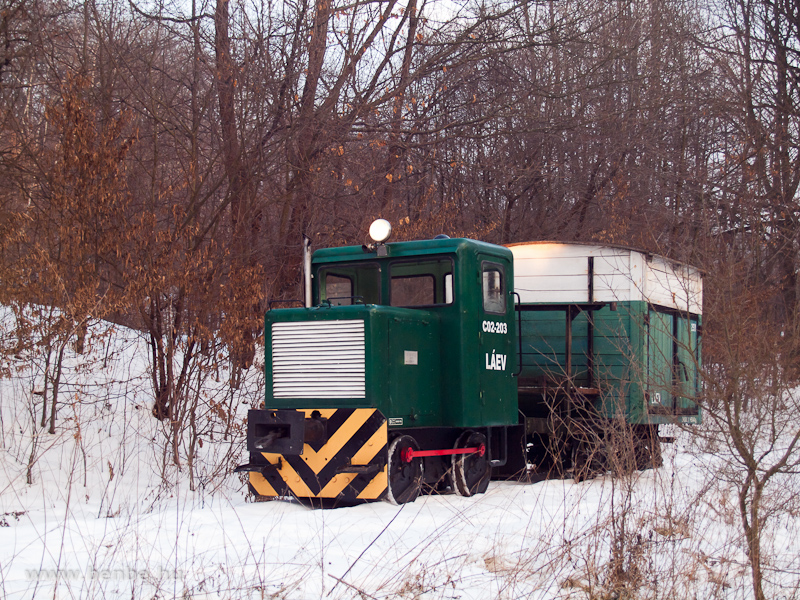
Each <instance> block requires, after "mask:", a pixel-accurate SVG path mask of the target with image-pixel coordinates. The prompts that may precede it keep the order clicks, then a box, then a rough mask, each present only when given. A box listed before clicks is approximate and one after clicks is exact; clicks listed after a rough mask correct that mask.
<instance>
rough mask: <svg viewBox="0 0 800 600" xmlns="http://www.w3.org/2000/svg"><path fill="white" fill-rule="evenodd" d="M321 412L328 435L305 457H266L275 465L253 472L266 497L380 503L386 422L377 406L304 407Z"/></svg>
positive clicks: (384, 475)
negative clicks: (260, 471)
mask: <svg viewBox="0 0 800 600" xmlns="http://www.w3.org/2000/svg"><path fill="white" fill-rule="evenodd" d="M300 412H302V413H304V414H305V418H310V417H311V415H312V413H314V412H317V413H319V416H318V418H321V419H323V420H325V421H324V422H325V427H326V435H325V437H324V439H322V440H321V441H319V442H317V443H305V444H303V453H302V454H301V455H300V456H287V455H281V454H271V453H262V454H261V456H263V457H264V458H265V459H266V460H267V461H268V462H269V463H270V464H271V465H272V467H268V468H266V469H264V470H263V474H262V473H259V472H257V471H253V472H251V473H250V484H251V485H252V486H253V488H254V489H255V491H256V493H258V494H259V495H261V496H285V495H289V494H291V495H293V496H296V497H298V498H335V499H338V500H342V501H346V502H352V501H356V500H377V499H378V498H380V497H381V495H382V494H383V493H384V492H385V491H386V486H387V481H388V480H387V468H386V447H387V437H388V429H387V424H386V418H385V417H384V416H383V415H382V414H381V413H380V411H378V410H376V409H374V408H337V409H303V410H301V411H300Z"/></svg>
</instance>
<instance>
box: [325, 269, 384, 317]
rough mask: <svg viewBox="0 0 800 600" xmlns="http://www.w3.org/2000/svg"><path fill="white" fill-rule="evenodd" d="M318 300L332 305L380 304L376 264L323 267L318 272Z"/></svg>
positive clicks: (378, 275) (378, 274) (378, 270)
mask: <svg viewBox="0 0 800 600" xmlns="http://www.w3.org/2000/svg"><path fill="white" fill-rule="evenodd" d="M318 277H319V295H320V302H326V301H327V302H330V303H331V304H332V305H333V306H350V305H351V304H380V302H381V294H380V269H379V268H378V265H376V264H369V263H368V264H359V265H347V266H345V265H342V266H335V265H334V266H330V267H323V268H321V269H320V270H319V272H318Z"/></svg>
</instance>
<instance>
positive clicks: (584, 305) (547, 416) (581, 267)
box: [509, 242, 702, 463]
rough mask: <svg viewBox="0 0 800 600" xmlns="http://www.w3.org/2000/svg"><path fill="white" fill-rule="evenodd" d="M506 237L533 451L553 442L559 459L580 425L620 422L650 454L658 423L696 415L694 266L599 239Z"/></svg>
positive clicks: (580, 438) (575, 443)
mask: <svg viewBox="0 0 800 600" xmlns="http://www.w3.org/2000/svg"><path fill="white" fill-rule="evenodd" d="M509 247H510V249H511V250H512V252H513V254H514V267H515V272H516V275H515V276H516V292H517V293H518V294H519V298H520V305H519V306H518V310H519V332H520V335H519V344H520V346H519V347H520V361H521V373H520V377H519V405H520V411H521V412H522V413H523V414H524V415H525V421H526V429H527V431H528V433H529V434H530V435H534V436H535V437H536V442H537V445H538V447H539V448H540V449H541V448H544V447H548V446H549V447H556V448H560V449H561V450H560V451H561V453H562V456H561V457H560V458H561V459H562V460H564V461H566V462H567V463H569V462H570V461H571V460H572V459H573V458H574V457H575V451H576V449H578V448H579V447H580V445H581V442H585V441H586V440H585V438H586V437H587V436H586V435H585V432H587V431H588V432H590V433H591V437H595V438H597V437H598V432H601V431H603V430H611V429H613V428H614V427H618V426H619V424H620V423H622V424H625V425H627V426H628V429H629V431H632V432H633V433H634V434H635V436H637V437H638V438H639V439H641V440H643V442H642V443H643V446H644V447H643V449H642V452H643V454H644V458H645V459H648V460H649V459H651V458H652V456H650V455H655V456H656V458H657V457H658V454H659V447H658V443H659V436H658V427H659V425H662V424H666V423H674V422H684V423H687V422H688V423H697V422H699V421H700V418H701V416H700V410H699V406H698V399H699V396H700V392H701V390H700V380H699V368H700V360H701V356H700V333H701V330H702V329H701V326H702V317H701V307H702V276H701V273H700V272H699V271H698V270H697V269H694V268H692V267H690V266H688V265H684V264H681V263H678V262H675V261H671V260H669V259H667V258H664V257H661V256H657V255H651V254H646V253H643V252H639V251H636V250H632V249H629V248H623V247H612V246H606V245H592V244H565V243H553V242H533V243H524V244H512V245H511V246H509ZM580 432H584V434H581V433H580ZM556 440H558V443H556ZM545 458H547V457H546V455H545V454H544V453H543V452H538V453H536V452H534V458H533V460H539V461H541V460H543V459H545ZM550 458H552V457H550Z"/></svg>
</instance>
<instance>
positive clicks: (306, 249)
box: [303, 234, 311, 308]
mask: <svg viewBox="0 0 800 600" xmlns="http://www.w3.org/2000/svg"><path fill="white" fill-rule="evenodd" d="M303 283H304V287H305V301H306V308H311V240H310V239H309V237H308V236H307V235H305V234H303Z"/></svg>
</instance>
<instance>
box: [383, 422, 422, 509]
mask: <svg viewBox="0 0 800 600" xmlns="http://www.w3.org/2000/svg"><path fill="white" fill-rule="evenodd" d="M408 448H412V449H414V450H419V446H418V445H417V442H416V441H415V440H414V438H412V437H411V436H410V435H401V436H400V437H398V438H395V439H394V440H392V442H391V443H390V444H389V469H388V470H389V485H388V487H387V490H386V499H387V500H388V501H389V502H391V503H392V504H405V503H406V502H413V501H414V500H416V498H417V496H419V490H420V487H421V486H422V459H421V458H413V459H411V461H410V462H406V461H405V460H403V451H404V450H407V449H408Z"/></svg>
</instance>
